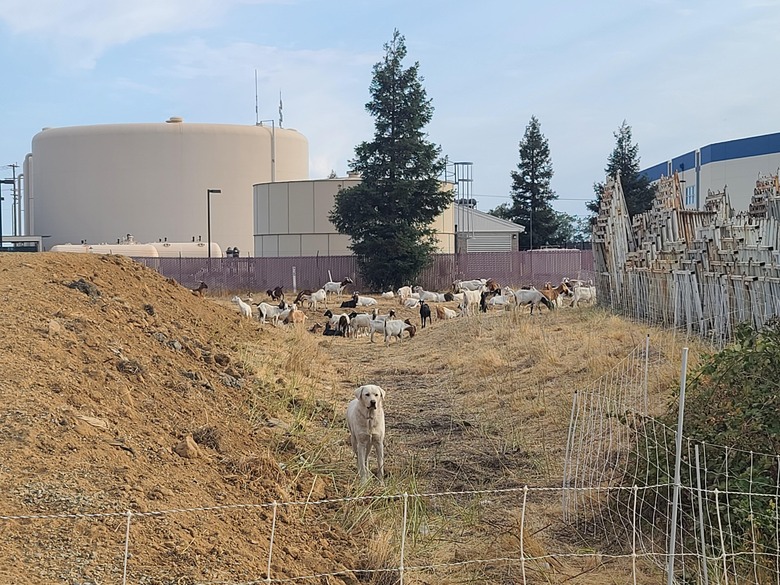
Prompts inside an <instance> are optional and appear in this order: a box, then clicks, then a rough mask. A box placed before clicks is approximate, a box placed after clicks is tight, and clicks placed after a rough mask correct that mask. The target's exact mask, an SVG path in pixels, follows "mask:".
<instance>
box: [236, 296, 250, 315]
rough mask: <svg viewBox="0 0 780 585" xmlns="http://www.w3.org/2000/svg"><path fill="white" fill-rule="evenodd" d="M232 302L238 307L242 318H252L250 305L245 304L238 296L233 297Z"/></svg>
mask: <svg viewBox="0 0 780 585" xmlns="http://www.w3.org/2000/svg"><path fill="white" fill-rule="evenodd" d="M232 300H233V302H234V303H236V304H237V305H238V310H239V311H241V316H242V317H248V318H250V319H251V318H252V305H248V304H246V303H245V302H244V301H242V300H241V297H240V296H238V295H236V296H234V297H233V299H232Z"/></svg>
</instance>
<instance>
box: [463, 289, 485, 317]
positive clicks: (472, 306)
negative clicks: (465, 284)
mask: <svg viewBox="0 0 780 585" xmlns="http://www.w3.org/2000/svg"><path fill="white" fill-rule="evenodd" d="M481 295H482V293H481V292H480V291H478V290H464V291H463V302H462V303H461V304H460V314H461V316H468V315H476V314H477V311H479V302H480V300H481Z"/></svg>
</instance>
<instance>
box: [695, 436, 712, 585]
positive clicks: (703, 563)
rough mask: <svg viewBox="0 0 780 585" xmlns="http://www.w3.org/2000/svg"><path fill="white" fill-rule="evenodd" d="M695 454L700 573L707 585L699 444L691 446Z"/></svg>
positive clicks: (708, 580)
mask: <svg viewBox="0 0 780 585" xmlns="http://www.w3.org/2000/svg"><path fill="white" fill-rule="evenodd" d="M693 449H694V453H695V454H696V489H697V490H698V492H699V498H698V499H699V539H700V540H701V572H702V575H704V585H709V582H710V579H709V575H708V573H707V571H708V569H707V543H706V541H705V540H704V504H703V502H702V496H701V465H700V463H699V444H698V443H696V444H695V445H694V446H693Z"/></svg>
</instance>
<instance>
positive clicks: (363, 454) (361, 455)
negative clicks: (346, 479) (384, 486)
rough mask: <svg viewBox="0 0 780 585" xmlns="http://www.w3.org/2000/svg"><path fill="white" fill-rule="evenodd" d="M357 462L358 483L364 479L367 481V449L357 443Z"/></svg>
mask: <svg viewBox="0 0 780 585" xmlns="http://www.w3.org/2000/svg"><path fill="white" fill-rule="evenodd" d="M357 460H358V475H359V476H360V481H366V479H368V467H367V466H366V464H367V462H368V447H367V446H366V445H365V444H363V443H360V442H358V447H357Z"/></svg>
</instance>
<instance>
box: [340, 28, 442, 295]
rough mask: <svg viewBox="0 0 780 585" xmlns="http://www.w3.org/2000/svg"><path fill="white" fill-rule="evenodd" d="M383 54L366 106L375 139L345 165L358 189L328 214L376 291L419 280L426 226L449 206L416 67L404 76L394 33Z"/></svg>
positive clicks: (428, 250)
mask: <svg viewBox="0 0 780 585" xmlns="http://www.w3.org/2000/svg"><path fill="white" fill-rule="evenodd" d="M384 49H385V56H384V59H383V60H382V61H380V62H379V63H377V64H376V65H374V69H373V79H372V81H371V85H370V88H369V92H370V95H371V101H369V102H368V103H367V104H366V110H367V111H368V112H369V113H370V114H371V115H372V116H373V117H374V119H375V130H374V139H373V140H372V141H370V142H362V143H361V144H359V145H358V146H357V147H355V158H354V159H353V160H351V161H350V167H351V169H352V170H353V171H357V172H359V173H360V174H361V176H362V181H361V183H360V184H359V185H355V186H353V187H349V188H347V189H344V190H342V191H340V192H339V193H338V194H337V195H336V201H335V206H334V208H333V210H332V211H331V214H330V219H331V221H332V222H333V224H334V225H335V226H336V229H338V231H339V232H340V233H342V234H347V235H349V236H350V238H351V239H352V244H351V246H350V247H351V249H352V251H353V252H354V253H355V255H356V256H357V259H358V265H359V267H360V272H361V274H362V275H363V277H364V278H365V279H366V280H367V282H368V284H369V285H370V286H372V287H373V288H375V289H376V290H386V289H387V288H389V287H393V288H395V287H397V286H401V285H402V284H409V283H412V282H414V281H415V280H416V278H417V276H418V275H419V273H420V272H421V271H422V270H423V268H425V267H426V266H427V265H428V264H429V263H430V261H431V255H432V254H433V253H434V252H436V249H437V246H436V239H435V233H436V232H435V230H434V229H433V228H432V227H431V223H432V222H433V220H434V219H435V218H436V217H437V216H438V215H440V214H441V213H442V212H443V211H444V209H446V207H447V206H448V205H449V204H450V203H451V202H452V194H451V193H449V192H444V191H442V190H441V189H440V188H439V187H440V183H439V176H440V175H441V173H442V171H443V170H444V165H445V161H444V160H443V159H442V158H441V156H440V155H441V148H440V147H439V146H437V145H435V144H433V143H431V142H429V141H428V140H426V137H427V135H426V133H425V132H424V131H423V128H424V127H425V126H426V125H427V124H428V123H429V122H430V121H431V118H432V117H433V106H432V105H431V100H430V99H429V98H428V97H427V94H426V92H425V88H424V87H423V85H422V81H423V78H422V77H421V76H420V75H419V67H420V65H419V63H417V62H415V63H414V65H412V66H411V67H407V68H404V66H403V60H404V58H405V57H406V43H405V39H404V37H403V36H402V35H401V34H400V33H399V32H398V31H397V30H396V31H394V32H393V38H392V40H391V41H390V42H389V43H386V44H385V45H384Z"/></svg>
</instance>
